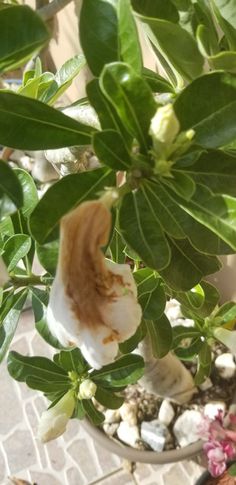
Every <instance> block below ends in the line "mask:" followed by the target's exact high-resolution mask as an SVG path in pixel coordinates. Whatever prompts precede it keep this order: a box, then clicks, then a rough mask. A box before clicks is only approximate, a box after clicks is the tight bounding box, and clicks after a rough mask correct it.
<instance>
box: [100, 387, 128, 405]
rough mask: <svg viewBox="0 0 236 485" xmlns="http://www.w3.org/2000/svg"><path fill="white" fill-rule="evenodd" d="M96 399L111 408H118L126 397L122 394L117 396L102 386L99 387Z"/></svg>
mask: <svg viewBox="0 0 236 485" xmlns="http://www.w3.org/2000/svg"><path fill="white" fill-rule="evenodd" d="M95 399H96V400H97V401H98V402H99V403H100V404H102V406H105V407H106V408H109V409H117V408H120V407H121V406H122V404H123V402H124V398H123V397H121V396H117V395H116V394H113V393H112V392H110V391H107V389H103V388H102V387H97V390H96V394H95Z"/></svg>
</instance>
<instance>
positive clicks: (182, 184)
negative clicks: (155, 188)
mask: <svg viewBox="0 0 236 485" xmlns="http://www.w3.org/2000/svg"><path fill="white" fill-rule="evenodd" d="M171 174H172V175H173V178H169V179H168V178H167V177H163V183H165V184H166V185H167V186H169V187H170V188H171V189H172V190H174V192H176V194H177V195H180V197H184V199H187V200H188V199H191V197H192V195H193V194H194V192H195V189H196V186H195V183H194V181H193V179H192V178H191V177H189V176H188V175H186V173H183V172H181V171H180V170H179V171H178V170H174V169H173V170H171Z"/></svg>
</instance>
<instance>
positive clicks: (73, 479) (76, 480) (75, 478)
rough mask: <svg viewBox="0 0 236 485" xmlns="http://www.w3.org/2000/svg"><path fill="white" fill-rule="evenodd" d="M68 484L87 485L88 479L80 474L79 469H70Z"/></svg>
mask: <svg viewBox="0 0 236 485" xmlns="http://www.w3.org/2000/svg"><path fill="white" fill-rule="evenodd" d="M66 476H67V480H68V484H70V485H87V483H88V481H87V479H86V478H85V477H84V476H83V475H82V474H81V473H80V471H79V470H78V468H74V467H73V468H69V470H67V472H66Z"/></svg>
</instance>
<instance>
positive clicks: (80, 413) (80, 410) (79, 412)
mask: <svg viewBox="0 0 236 485" xmlns="http://www.w3.org/2000/svg"><path fill="white" fill-rule="evenodd" d="M85 416H86V411H85V409H84V406H83V401H79V400H77V401H76V403H75V410H74V414H73V416H72V418H77V419H84V417H85Z"/></svg>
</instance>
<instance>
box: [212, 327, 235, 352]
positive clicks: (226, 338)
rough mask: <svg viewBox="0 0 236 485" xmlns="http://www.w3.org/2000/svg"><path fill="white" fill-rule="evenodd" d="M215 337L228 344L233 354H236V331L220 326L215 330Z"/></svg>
mask: <svg viewBox="0 0 236 485" xmlns="http://www.w3.org/2000/svg"><path fill="white" fill-rule="evenodd" d="M214 337H215V338H216V339H217V340H219V341H220V342H222V343H223V344H224V345H226V347H228V349H229V350H231V352H232V354H235V355H236V331H231V330H227V329H226V328H222V327H218V328H216V329H215V330H214Z"/></svg>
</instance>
